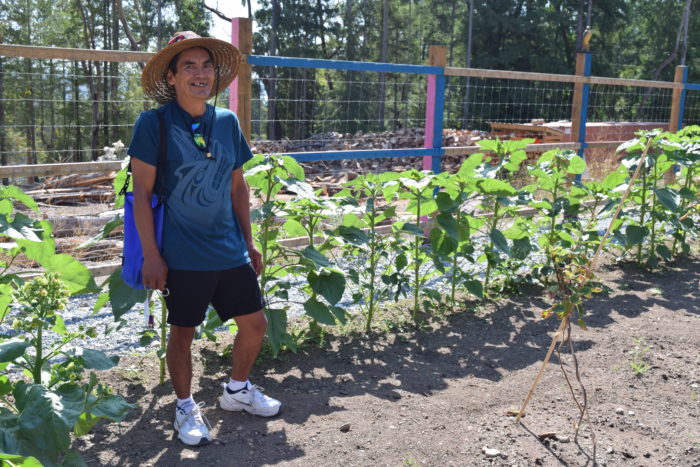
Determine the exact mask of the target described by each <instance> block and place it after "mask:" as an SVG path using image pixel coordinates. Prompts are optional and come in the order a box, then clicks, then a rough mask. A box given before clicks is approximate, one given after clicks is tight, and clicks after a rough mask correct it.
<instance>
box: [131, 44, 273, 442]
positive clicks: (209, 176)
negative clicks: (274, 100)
mask: <svg viewBox="0 0 700 467" xmlns="http://www.w3.org/2000/svg"><path fill="white" fill-rule="evenodd" d="M240 61H241V57H240V53H239V52H238V50H237V49H236V48H235V47H234V46H233V45H231V44H228V43H226V42H224V41H220V40H217V39H212V38H201V37H200V36H198V35H197V34H195V33H193V32H191V31H187V32H181V33H177V34H176V35H175V36H174V37H173V38H172V39H171V40H170V41H169V42H168V45H167V46H166V47H165V48H163V50H161V51H160V52H158V53H157V54H156V55H154V56H153V57H152V58H151V60H150V61H149V62H148V64H147V65H146V67H145V68H144V70H143V74H142V76H141V83H142V86H143V89H144V92H145V93H146V94H147V95H148V96H149V97H151V98H153V99H154V100H156V101H157V102H158V103H159V104H162V107H160V108H159V109H157V110H150V111H147V112H144V113H142V114H141V115H140V116H139V118H138V120H137V121H136V124H135V125H134V130H133V138H132V141H131V145H130V146H129V155H130V156H131V167H132V176H133V180H134V189H133V191H134V217H135V221H136V227H137V229H138V232H139V238H140V240H141V246H142V247H143V253H144V262H143V268H142V274H143V283H144V285H145V286H146V287H147V288H152V289H157V290H161V291H166V290H167V292H166V293H167V296H166V303H167V307H168V319H167V322H168V324H170V336H169V339H168V348H167V354H166V361H167V364H168V371H169V372H170V378H171V380H172V384H173V387H174V389H175V394H176V396H177V404H176V409H175V430H176V431H177V433H178V438H179V439H180V440H181V441H182V442H183V443H185V444H187V445H191V446H199V445H203V444H207V443H209V442H210V441H211V435H210V434H209V428H210V426H209V423H208V422H207V420H206V418H205V417H204V416H203V415H202V413H201V411H200V406H201V405H202V404H197V403H195V401H194V400H193V398H192V393H191V391H190V388H191V384H192V354H191V350H190V349H191V344H192V339H193V337H194V331H195V327H196V326H198V325H199V324H201V323H202V321H203V320H204V318H205V314H206V310H207V307H208V306H209V304H210V303H211V304H212V305H213V306H214V308H215V309H216V311H217V313H218V314H219V316H220V317H221V320H222V321H226V320H228V319H230V318H233V319H234V320H235V322H236V325H237V326H238V332H237V334H236V339H235V341H234V345H233V368H232V371H231V378H230V380H229V382H228V383H227V384H223V386H224V390H223V394H222V395H221V397H220V398H219V404H220V406H221V408H222V409H224V410H230V411H240V410H246V411H248V412H250V413H252V414H256V415H261V416H266V417H268V416H273V415H276V414H277V413H278V412H279V410H280V408H281V404H280V402H279V401H277V400H275V399H272V398H270V397H268V396H265V395H264V394H262V392H261V391H260V389H259V388H258V387H256V386H254V385H252V384H251V383H250V382H249V381H248V375H249V373H250V371H251V368H252V366H253V364H254V362H255V359H256V358H257V356H258V353H259V351H260V346H261V343H262V339H263V336H264V334H265V329H266V326H267V320H266V318H265V314H264V313H263V311H262V308H263V305H264V303H263V299H262V294H261V292H260V288H259V286H258V281H257V275H259V274H260V273H261V271H262V267H263V265H262V257H261V255H260V252H259V251H258V250H257V249H256V247H255V244H254V243H253V239H252V235H251V228H250V205H249V198H248V186H247V184H246V182H245V180H244V178H243V173H242V169H241V166H242V165H243V164H244V163H245V162H246V161H247V160H249V159H250V158H251V157H252V154H251V151H250V148H249V147H248V144H247V143H246V141H245V138H244V137H243V135H242V133H241V129H240V126H239V123H238V119H237V118H236V116H235V114H234V113H233V112H231V111H229V110H226V109H222V108H218V107H216V106H211V105H208V104H207V99H209V98H210V97H212V96H215V95H217V94H218V93H219V92H220V91H222V90H223V89H224V88H226V87H227V86H228V85H229V84H230V83H231V81H232V80H233V78H234V77H235V76H236V72H237V70H238V64H239V63H240ZM156 112H161V113H162V119H163V122H164V123H165V126H166V135H167V136H166V138H165V139H166V141H165V142H162V143H163V144H166V148H167V163H166V164H164V167H157V166H158V153H159V147H160V144H161V141H159V139H160V138H159V121H160V119H159V116H158V115H157V114H156ZM157 171H164V172H163V174H164V177H163V185H164V187H163V188H164V189H163V190H162V191H163V192H164V193H165V195H166V205H165V206H166V207H165V215H164V220H163V241H162V248H161V250H160V251H159V249H158V247H157V245H156V241H155V236H154V228H153V220H152V211H151V195H152V193H153V191H154V189H156V188H158V187H156V184H157V183H160V181H159V180H160V175H159V180H158V181H157V180H156V174H157Z"/></svg>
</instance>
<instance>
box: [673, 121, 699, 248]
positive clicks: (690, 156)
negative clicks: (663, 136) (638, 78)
mask: <svg viewBox="0 0 700 467" xmlns="http://www.w3.org/2000/svg"><path fill="white" fill-rule="evenodd" d="M668 139H669V140H670V141H671V142H673V143H676V144H677V145H678V149H677V150H676V151H670V152H669V159H670V160H672V161H673V162H674V163H676V164H678V166H679V167H680V173H679V179H678V180H677V183H676V184H675V188H676V189H677V190H678V194H679V196H680V198H681V201H680V205H679V206H678V213H679V214H680V217H677V218H675V217H674V218H672V219H671V223H672V225H673V228H674V231H673V245H672V247H671V256H673V257H675V256H677V255H678V253H682V254H684V255H688V254H689V253H690V244H689V243H688V242H687V239H688V234H690V235H691V236H693V237H695V238H697V236H698V233H700V226H698V223H697V222H693V219H692V218H691V217H690V216H689V215H688V214H689V211H690V210H691V209H692V207H693V206H695V207H697V205H698V201H699V198H700V196H699V188H698V187H699V186H700V184H699V183H698V180H697V178H698V175H699V174H700V126H697V125H695V126H689V127H686V128H683V129H682V130H680V131H679V132H678V133H676V134H673V135H668Z"/></svg>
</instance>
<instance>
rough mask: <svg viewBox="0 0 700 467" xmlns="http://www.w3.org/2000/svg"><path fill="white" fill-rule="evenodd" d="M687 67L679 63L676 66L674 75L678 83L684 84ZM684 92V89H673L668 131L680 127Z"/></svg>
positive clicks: (676, 129) (674, 130) (673, 131)
mask: <svg viewBox="0 0 700 467" xmlns="http://www.w3.org/2000/svg"><path fill="white" fill-rule="evenodd" d="M686 68H687V67H686V66H685V65H678V66H677V67H676V73H675V75H674V77H673V80H674V81H675V82H676V83H680V84H683V76H684V74H685V69H686ZM682 94H683V90H682V89H674V90H673V96H672V97H671V121H670V123H669V125H668V131H670V132H672V133H675V132H677V131H678V130H679V129H680V127H681V123H682V122H680V121H679V120H680V119H679V115H680V109H681V96H682Z"/></svg>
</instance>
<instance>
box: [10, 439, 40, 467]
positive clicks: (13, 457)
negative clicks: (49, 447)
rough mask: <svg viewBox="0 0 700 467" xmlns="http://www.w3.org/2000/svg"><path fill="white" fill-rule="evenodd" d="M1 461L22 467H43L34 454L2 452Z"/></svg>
mask: <svg viewBox="0 0 700 467" xmlns="http://www.w3.org/2000/svg"><path fill="white" fill-rule="evenodd" d="M3 431H4V430H3ZM0 448H1V447H0ZM0 461H1V462H0V464H2V465H6V466H14V465H17V466H22V467H42V464H41V462H39V460H38V459H37V458H36V457H32V456H20V455H17V454H3V453H0Z"/></svg>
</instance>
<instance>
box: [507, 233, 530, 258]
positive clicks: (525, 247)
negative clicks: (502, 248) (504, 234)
mask: <svg viewBox="0 0 700 467" xmlns="http://www.w3.org/2000/svg"><path fill="white" fill-rule="evenodd" d="M531 251H532V244H530V238H529V237H523V238H518V239H516V240H513V247H512V248H511V249H510V255H511V256H512V257H513V258H514V259H519V260H524V259H525V258H527V255H529V254H530V252H531Z"/></svg>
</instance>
